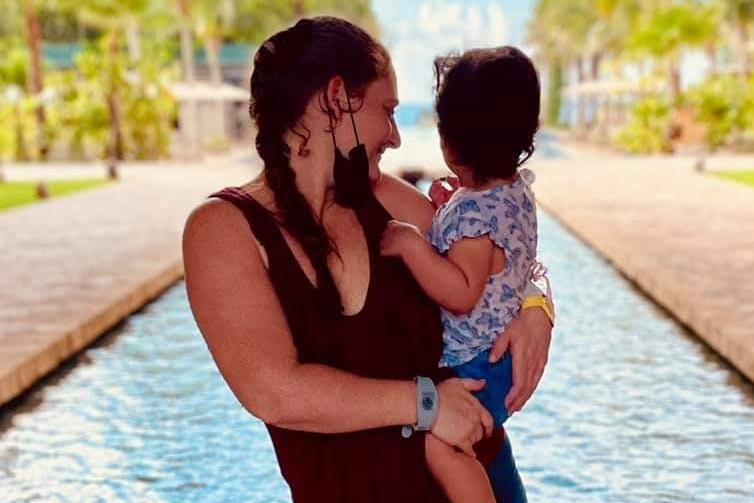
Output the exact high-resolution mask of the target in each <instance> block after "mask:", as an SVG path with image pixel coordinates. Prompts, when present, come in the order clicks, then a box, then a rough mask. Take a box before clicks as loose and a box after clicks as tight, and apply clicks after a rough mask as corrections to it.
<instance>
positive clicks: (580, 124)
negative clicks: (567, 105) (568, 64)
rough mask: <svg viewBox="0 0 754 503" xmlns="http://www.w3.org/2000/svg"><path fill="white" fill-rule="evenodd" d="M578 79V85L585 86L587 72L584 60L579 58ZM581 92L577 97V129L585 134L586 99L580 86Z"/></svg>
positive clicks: (577, 66)
mask: <svg viewBox="0 0 754 503" xmlns="http://www.w3.org/2000/svg"><path fill="white" fill-rule="evenodd" d="M576 78H577V80H578V83H579V84H580V85H581V84H584V81H585V80H586V72H585V70H584V58H582V57H579V58H577V59H576ZM578 89H579V92H578V94H577V95H576V100H577V105H576V106H577V107H578V108H577V111H578V112H577V117H576V127H577V129H578V131H579V132H583V131H584V130H585V129H586V97H585V96H584V93H583V89H582V88H581V86H579V88H578Z"/></svg>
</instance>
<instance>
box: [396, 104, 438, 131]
mask: <svg viewBox="0 0 754 503" xmlns="http://www.w3.org/2000/svg"><path fill="white" fill-rule="evenodd" d="M432 106H433V105H432V103H401V104H400V105H398V108H396V109H395V121H396V122H397V123H398V127H434V111H433V109H432Z"/></svg>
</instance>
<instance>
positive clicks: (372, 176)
mask: <svg viewBox="0 0 754 503" xmlns="http://www.w3.org/2000/svg"><path fill="white" fill-rule="evenodd" d="M381 177H382V171H380V167H379V165H378V164H377V163H370V164H369V180H370V181H371V182H376V181H377V180H379V179H380V178H381Z"/></svg>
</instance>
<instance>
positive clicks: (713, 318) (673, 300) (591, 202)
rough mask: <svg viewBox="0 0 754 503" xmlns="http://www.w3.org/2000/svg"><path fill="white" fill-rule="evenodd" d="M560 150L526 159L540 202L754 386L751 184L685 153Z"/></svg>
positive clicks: (718, 162)
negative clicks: (699, 168)
mask: <svg viewBox="0 0 754 503" xmlns="http://www.w3.org/2000/svg"><path fill="white" fill-rule="evenodd" d="M565 150H566V151H567V153H568V154H569V155H568V157H567V159H559V160H548V159H537V160H535V161H534V162H533V163H532V167H533V169H534V170H535V171H536V172H537V175H538V177H537V182H536V184H535V190H536V192H537V197H538V199H539V203H540V205H541V206H542V207H543V208H544V209H546V210H547V211H548V212H549V213H551V214H553V215H554V216H555V217H557V218H558V219H559V220H560V221H561V222H563V223H564V224H565V225H566V226H567V227H569V228H570V229H571V230H572V231H573V232H575V233H576V234H577V235H579V236H580V237H581V238H582V239H584V240H585V241H586V242H587V243H589V244H590V245H591V246H593V247H594V248H595V249H597V250H598V251H599V252H600V253H602V254H603V255H604V256H605V257H607V258H608V259H609V260H610V261H611V262H613V263H614V265H615V266H616V267H617V268H618V269H619V270H621V271H622V272H623V273H624V274H625V275H626V276H627V277H628V278H629V279H631V280H632V281H634V282H635V283H636V284H637V285H638V286H639V287H640V288H641V289H642V290H644V291H645V292H646V293H647V294H648V295H649V296H651V297H652V298H653V299H655V301H657V302H658V303H659V304H661V305H662V306H664V307H665V308H666V309H668V311H670V313H672V314H673V315H674V316H675V317H676V318H677V319H678V320H680V321H681V322H682V323H684V324H685V325H687V326H688V327H689V328H690V329H691V330H692V331H694V332H695V333H696V334H697V335H698V336H699V337H700V338H702V339H703V340H704V341H706V342H707V343H708V344H709V346H710V347H712V348H713V349H714V350H715V351H717V352H718V353H719V354H720V355H722V356H723V357H724V358H725V359H727V360H728V361H730V362H731V363H732V364H733V365H734V366H735V367H736V368H738V369H739V370H740V371H741V372H742V373H743V374H744V375H745V376H747V377H748V378H749V379H750V380H752V381H754V188H752V187H748V186H745V185H740V184H736V183H733V182H730V181H727V180H722V179H718V178H717V177H713V176H707V175H702V174H698V173H695V172H694V171H693V169H692V166H693V161H694V158H693V156H689V157H677V158H667V157H644V158H631V157H617V156H607V155H605V154H604V153H600V152H598V151H596V150H593V151H586V150H583V149H582V150H573V149H569V148H568V146H566V147H565ZM748 158H749V159H751V160H752V164H750V169H754V158H752V157H748ZM742 159H743V160H746V158H730V159H728V158H724V157H721V158H711V159H710V161H709V163H708V164H709V166H710V168H713V169H723V168H727V167H734V168H739V169H740V168H741V167H742V166H743V164H745V163H741V162H738V161H741V160H742ZM605 299H606V301H608V302H609V300H610V292H605Z"/></svg>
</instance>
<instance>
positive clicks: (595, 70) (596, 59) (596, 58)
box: [591, 52, 602, 80]
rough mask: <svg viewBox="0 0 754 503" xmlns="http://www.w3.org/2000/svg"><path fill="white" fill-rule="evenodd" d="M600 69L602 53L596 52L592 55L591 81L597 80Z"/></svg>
mask: <svg viewBox="0 0 754 503" xmlns="http://www.w3.org/2000/svg"><path fill="white" fill-rule="evenodd" d="M601 68H602V53H601V52H596V53H594V54H592V67H591V70H592V80H599V78H600V69H601Z"/></svg>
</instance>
